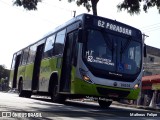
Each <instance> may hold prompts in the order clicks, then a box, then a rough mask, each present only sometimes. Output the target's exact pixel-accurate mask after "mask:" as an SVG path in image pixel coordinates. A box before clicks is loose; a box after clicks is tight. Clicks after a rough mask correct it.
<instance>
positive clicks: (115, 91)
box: [97, 87, 130, 98]
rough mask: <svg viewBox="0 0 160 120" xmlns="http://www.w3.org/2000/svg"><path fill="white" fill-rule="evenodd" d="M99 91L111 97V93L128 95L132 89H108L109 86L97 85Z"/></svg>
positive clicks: (120, 95) (122, 95)
mask: <svg viewBox="0 0 160 120" xmlns="http://www.w3.org/2000/svg"><path fill="white" fill-rule="evenodd" d="M97 91H98V93H99V94H101V95H103V96H106V97H109V95H111V94H115V95H118V96H119V97H120V98H124V97H127V96H128V95H129V93H130V91H122V90H115V89H108V88H101V87H97Z"/></svg>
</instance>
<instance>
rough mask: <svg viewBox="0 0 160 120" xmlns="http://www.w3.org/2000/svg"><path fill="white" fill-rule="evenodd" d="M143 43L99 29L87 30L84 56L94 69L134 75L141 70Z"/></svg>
mask: <svg viewBox="0 0 160 120" xmlns="http://www.w3.org/2000/svg"><path fill="white" fill-rule="evenodd" d="M141 56H142V55H141V43H140V42H137V41H135V40H133V39H132V38H131V37H121V36H117V35H114V34H110V33H107V32H105V31H104V32H101V31H98V30H88V31H87V42H86V45H85V47H84V58H85V61H86V62H87V64H88V65H89V66H90V67H91V68H93V69H99V70H105V71H109V72H114V73H115V72H116V73H121V74H129V75H134V74H136V73H138V72H140V70H141V62H142V61H141V59H142V57H141Z"/></svg>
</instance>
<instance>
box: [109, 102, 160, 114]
mask: <svg viewBox="0 0 160 120" xmlns="http://www.w3.org/2000/svg"><path fill="white" fill-rule="evenodd" d="M112 104H113V105H119V106H125V107H133V108H139V109H145V110H154V111H159V112H160V107H158V106H157V107H156V108H153V107H149V106H142V105H134V104H127V103H120V102H116V101H113V103H112Z"/></svg>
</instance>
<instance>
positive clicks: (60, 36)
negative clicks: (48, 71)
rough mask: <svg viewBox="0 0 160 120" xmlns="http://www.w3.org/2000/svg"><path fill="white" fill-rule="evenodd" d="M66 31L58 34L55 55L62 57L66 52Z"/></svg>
mask: <svg viewBox="0 0 160 120" xmlns="http://www.w3.org/2000/svg"><path fill="white" fill-rule="evenodd" d="M65 33H66V29H64V30H62V31H60V32H58V33H57V36H56V41H55V44H54V49H53V55H54V56H55V55H62V54H63V50H64V39H65Z"/></svg>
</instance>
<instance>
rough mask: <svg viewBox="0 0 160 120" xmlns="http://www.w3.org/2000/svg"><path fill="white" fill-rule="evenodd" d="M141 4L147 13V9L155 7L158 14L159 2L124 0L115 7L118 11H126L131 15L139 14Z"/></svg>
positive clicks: (154, 0) (155, 0)
mask: <svg viewBox="0 0 160 120" xmlns="http://www.w3.org/2000/svg"><path fill="white" fill-rule="evenodd" d="M142 2H143V10H144V11H145V12H146V13H147V11H148V9H149V8H152V7H157V10H158V12H159V13H160V0H124V1H123V2H122V3H120V4H119V5H117V8H118V10H120V11H122V9H124V10H127V12H128V13H130V14H131V15H133V14H139V13H140V12H141V9H140V5H141V3H142Z"/></svg>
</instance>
